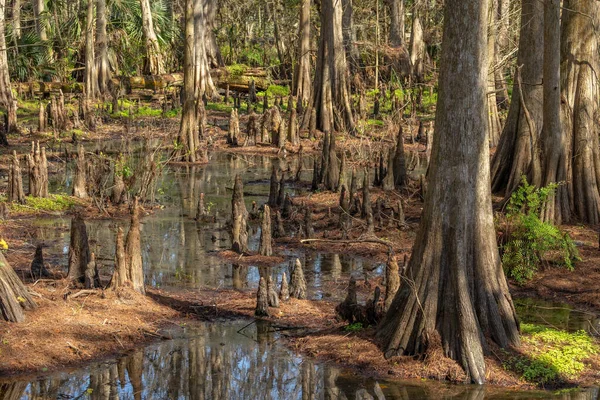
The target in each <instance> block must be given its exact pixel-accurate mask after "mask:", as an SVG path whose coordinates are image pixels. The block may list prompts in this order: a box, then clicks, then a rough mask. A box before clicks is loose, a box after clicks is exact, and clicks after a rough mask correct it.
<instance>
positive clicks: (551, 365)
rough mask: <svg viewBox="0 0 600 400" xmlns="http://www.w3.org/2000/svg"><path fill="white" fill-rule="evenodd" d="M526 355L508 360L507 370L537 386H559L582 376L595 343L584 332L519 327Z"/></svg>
mask: <svg viewBox="0 0 600 400" xmlns="http://www.w3.org/2000/svg"><path fill="white" fill-rule="evenodd" d="M521 333H522V336H521V340H522V342H523V345H524V348H525V349H526V350H525V351H526V353H527V354H524V355H518V356H513V357H510V358H509V359H508V360H507V361H505V363H504V367H505V368H506V369H509V370H512V371H515V372H517V373H518V374H519V375H520V376H521V378H522V379H523V380H525V381H527V382H529V383H533V384H536V385H538V386H549V385H553V384H560V383H561V382H564V381H566V380H574V379H577V378H579V377H580V376H581V374H582V373H583V372H584V371H585V369H586V368H588V367H587V366H586V360H588V359H589V358H590V357H593V356H595V355H597V354H598V351H599V350H600V347H599V346H598V343H597V342H596V341H595V340H594V339H593V338H592V337H590V336H589V335H588V334H587V333H586V332H584V331H578V332H574V333H569V332H566V331H562V330H557V329H553V328H548V327H545V326H540V325H534V324H521Z"/></svg>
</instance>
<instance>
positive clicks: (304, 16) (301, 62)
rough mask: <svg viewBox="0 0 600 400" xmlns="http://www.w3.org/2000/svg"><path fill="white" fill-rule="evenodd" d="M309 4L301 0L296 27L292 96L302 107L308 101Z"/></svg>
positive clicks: (309, 57) (309, 79)
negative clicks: (296, 39) (296, 49)
mask: <svg viewBox="0 0 600 400" xmlns="http://www.w3.org/2000/svg"><path fill="white" fill-rule="evenodd" d="M310 3H311V0H302V9H301V10H300V25H299V27H298V63H297V64H296V72H295V73H294V94H295V95H296V99H297V102H298V104H299V105H301V106H302V107H304V106H305V105H306V104H307V103H308V102H309V101H310V86H311V82H312V81H311V77H310V59H311V54H310Z"/></svg>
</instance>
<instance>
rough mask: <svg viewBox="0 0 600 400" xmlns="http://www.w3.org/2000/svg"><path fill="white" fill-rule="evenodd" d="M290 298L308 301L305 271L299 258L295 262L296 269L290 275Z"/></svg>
mask: <svg viewBox="0 0 600 400" xmlns="http://www.w3.org/2000/svg"><path fill="white" fill-rule="evenodd" d="M290 267H291V266H290ZM290 297H295V298H296V299H299V300H303V299H306V280H305V279H304V270H303V269H302V263H301V262H300V259H299V258H296V261H294V267H293V269H292V273H291V275H290Z"/></svg>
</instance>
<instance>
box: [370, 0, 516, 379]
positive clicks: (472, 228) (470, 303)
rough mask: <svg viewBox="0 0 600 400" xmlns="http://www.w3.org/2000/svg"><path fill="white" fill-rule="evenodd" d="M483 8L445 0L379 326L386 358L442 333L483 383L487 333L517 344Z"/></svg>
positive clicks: (448, 349)
mask: <svg viewBox="0 0 600 400" xmlns="http://www.w3.org/2000/svg"><path fill="white" fill-rule="evenodd" d="M487 5H488V3H487V1H479V0H446V2H445V12H444V21H445V24H444V34H443V42H442V55H441V60H440V64H439V65H440V78H439V96H438V104H437V113H436V121H435V135H434V139H433V154H432V162H431V165H430V167H429V168H430V169H429V176H428V179H429V186H428V190H427V193H426V197H425V204H424V208H423V214H422V220H421V225H420V227H419V231H418V234H417V238H416V240H415V244H414V247H413V251H412V256H411V260H410V263H409V265H408V268H407V270H406V272H405V273H404V274H403V277H402V285H401V288H400V290H399V291H398V293H397V294H396V296H395V298H394V300H393V302H392V304H391V306H390V309H389V311H388V312H387V314H386V316H385V318H384V320H383V322H382V323H381V326H380V329H379V332H378V335H379V337H380V339H382V340H383V345H384V348H385V352H386V356H388V357H389V356H393V355H396V354H418V353H422V352H424V351H426V350H427V348H428V346H436V344H435V343H436V342H437V341H438V340H441V346H442V349H443V351H444V353H445V355H446V356H448V357H451V358H453V359H455V360H457V361H458V362H460V363H461V365H462V366H463V367H464V369H465V371H466V373H467V374H468V376H469V378H470V379H471V381H473V382H476V383H483V382H484V381H485V361H484V351H485V350H486V343H485V339H486V338H490V339H491V340H493V341H494V342H496V343H497V344H498V345H500V346H501V347H506V346H508V345H519V334H518V327H517V320H516V315H515V310H514V307H513V304H512V300H511V296H510V293H509V291H508V286H507V283H506V278H505V276H504V273H503V271H502V266H501V265H500V260H499V255H498V247H497V245H496V235H495V230H494V222H493V215H492V201H491V193H490V186H489V182H490V177H489V161H488V160H489V144H488V130H487V115H486V114H487V109H486V106H485V105H486V102H485V98H486V89H487V84H486V77H487V69H488V65H487V62H488V60H487V54H486V53H487V45H486V33H487V10H488V9H487ZM450 188H451V189H452V190H450ZM436 337H437V339H436ZM437 345H438V346H439V344H437Z"/></svg>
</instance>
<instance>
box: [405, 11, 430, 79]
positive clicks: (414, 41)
mask: <svg viewBox="0 0 600 400" xmlns="http://www.w3.org/2000/svg"><path fill="white" fill-rule="evenodd" d="M421 8H422V6H421V3H420V2H417V3H416V4H415V5H414V7H413V20H412V30H411V34H410V47H409V53H410V63H411V66H412V76H413V78H414V79H415V80H416V81H417V82H422V81H423V78H424V73H425V57H426V56H427V53H426V51H425V39H424V37H423V25H422V24H421V13H422V10H421Z"/></svg>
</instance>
